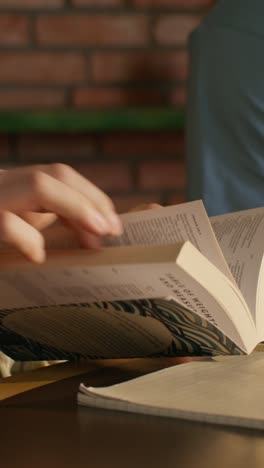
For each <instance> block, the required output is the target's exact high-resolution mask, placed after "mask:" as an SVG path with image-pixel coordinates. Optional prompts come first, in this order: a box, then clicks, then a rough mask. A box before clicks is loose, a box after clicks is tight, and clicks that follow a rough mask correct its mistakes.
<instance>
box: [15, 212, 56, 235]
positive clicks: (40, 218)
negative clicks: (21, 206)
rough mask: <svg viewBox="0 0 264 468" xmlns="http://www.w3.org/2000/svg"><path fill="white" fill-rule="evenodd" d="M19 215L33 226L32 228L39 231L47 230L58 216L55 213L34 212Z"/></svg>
mask: <svg viewBox="0 0 264 468" xmlns="http://www.w3.org/2000/svg"><path fill="white" fill-rule="evenodd" d="M17 214H18V216H19V217H20V218H22V219H24V221H26V222H27V223H28V224H31V226H33V227H34V228H36V229H38V230H39V231H42V230H43V229H46V228H47V227H48V226H50V225H52V224H53V223H54V222H55V221H56V219H57V216H56V215H55V214H53V213H34V212H32V211H23V212H22V213H17Z"/></svg>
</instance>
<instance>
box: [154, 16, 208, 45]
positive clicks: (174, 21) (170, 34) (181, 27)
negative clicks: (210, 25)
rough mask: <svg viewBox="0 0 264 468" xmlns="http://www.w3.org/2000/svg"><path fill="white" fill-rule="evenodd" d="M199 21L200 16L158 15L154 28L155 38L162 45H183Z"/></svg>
mask: <svg viewBox="0 0 264 468" xmlns="http://www.w3.org/2000/svg"><path fill="white" fill-rule="evenodd" d="M200 21H201V17H200V16H191V15H166V16H160V17H159V19H158V21H157V23H156V26H155V28H154V35H155V38H156V40H157V42H158V43H160V44H162V45H185V44H186V43H187V41H188V37H189V34H190V33H191V31H192V30H193V29H194V28H195V27H196V26H197V25H198V24H199V23H200Z"/></svg>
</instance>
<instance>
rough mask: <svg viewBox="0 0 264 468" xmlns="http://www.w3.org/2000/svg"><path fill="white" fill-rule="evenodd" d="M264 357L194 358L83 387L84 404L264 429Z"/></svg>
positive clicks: (81, 399)
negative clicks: (118, 380)
mask: <svg viewBox="0 0 264 468" xmlns="http://www.w3.org/2000/svg"><path fill="white" fill-rule="evenodd" d="M263 374H264V356H263V353H253V354H252V355H251V356H231V357H229V358H228V359H226V358H223V357H217V358H214V360H213V361H212V362H209V361H207V362H206V361H200V362H199V361H196V362H195V361H194V362H190V363H188V364H183V365H180V366H174V367H170V368H167V369H163V370H162V371H158V372H153V373H152V374H149V375H146V376H143V377H139V378H137V379H133V380H130V381H128V382H124V383H121V384H117V385H112V386H110V387H105V388H93V387H88V388H87V387H85V386H84V385H83V384H81V385H80V389H79V393H78V403H79V404H80V405H84V406H92V407H97V408H105V409H112V410H113V409H114V410H119V411H127V412H133V413H143V414H151V415H155V416H167V417H170V418H173V417H175V418H181V419H188V420H191V421H201V422H209V423H217V424H225V425H231V426H241V427H249V428H255V429H262V430H263V429H264V412H263V409H264V404H263V391H264V381H263Z"/></svg>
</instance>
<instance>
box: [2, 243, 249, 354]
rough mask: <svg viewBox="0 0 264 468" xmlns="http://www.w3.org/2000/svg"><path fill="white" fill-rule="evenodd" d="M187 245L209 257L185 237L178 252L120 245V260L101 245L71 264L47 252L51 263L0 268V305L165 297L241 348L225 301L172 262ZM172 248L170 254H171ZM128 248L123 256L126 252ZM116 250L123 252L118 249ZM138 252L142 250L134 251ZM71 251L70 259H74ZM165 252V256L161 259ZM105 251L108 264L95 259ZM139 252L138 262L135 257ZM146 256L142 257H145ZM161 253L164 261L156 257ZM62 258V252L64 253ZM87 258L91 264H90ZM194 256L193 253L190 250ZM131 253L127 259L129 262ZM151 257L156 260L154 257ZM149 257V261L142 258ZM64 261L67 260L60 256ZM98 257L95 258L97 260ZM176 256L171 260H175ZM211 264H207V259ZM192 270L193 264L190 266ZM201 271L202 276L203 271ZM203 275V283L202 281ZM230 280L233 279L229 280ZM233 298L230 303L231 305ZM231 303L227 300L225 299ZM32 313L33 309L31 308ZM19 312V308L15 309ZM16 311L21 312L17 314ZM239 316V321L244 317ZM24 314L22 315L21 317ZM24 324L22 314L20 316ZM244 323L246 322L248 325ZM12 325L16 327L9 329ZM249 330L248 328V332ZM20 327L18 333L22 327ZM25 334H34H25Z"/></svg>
mask: <svg viewBox="0 0 264 468" xmlns="http://www.w3.org/2000/svg"><path fill="white" fill-rule="evenodd" d="M187 244H188V245H189V246H190V247H191V249H192V252H193V251H195V252H197V256H198V257H197V259H195V262H196V263H197V264H198V266H197V268H196V269H198V270H199V261H200V262H207V263H209V262H208V261H207V260H206V259H205V257H204V256H202V255H201V254H200V252H199V251H198V250H197V249H195V247H193V246H192V245H191V244H190V243H189V242H188V243H185V244H183V246H182V248H181V249H180V252H179V247H177V244H176V245H175V246H169V245H164V246H161V247H160V246H155V247H146V248H144V247H133V248H130V247H128V248H126V247H121V248H119V249H118V252H116V257H117V258H118V256H119V257H120V262H121V260H122V262H123V263H122V262H121V263H117V264H116V263H115V261H116V260H117V258H115V255H114V251H116V250H117V249H115V248H113V249H110V248H109V249H105V251H104V252H101V253H98V254H91V253H90V254H89V253H86V255H84V253H83V252H82V251H80V255H81V257H80V260H79V261H80V263H78V262H77V264H76V265H74V264H71V265H68V266H67V263H65V264H64V265H62V264H61V263H60V262H59V261H58V260H56V257H52V260H51V261H52V266H51V265H50V263H49V261H47V263H46V264H44V265H42V266H30V265H28V268H27V269H25V266H24V267H23V265H21V266H20V268H19V267H18V265H17V264H16V271H15V272H14V271H13V270H12V269H10V270H7V271H3V269H2V272H1V273H0V287H1V291H2V296H1V307H2V309H9V310H10V309H20V310H21V309H30V308H34V309H35V308H37V307H39V306H42V307H48V306H52V305H58V306H61V305H71V304H77V303H79V304H87V303H95V302H101V301H107V302H109V301H128V300H140V299H156V298H167V297H170V298H172V299H173V300H175V302H177V303H178V304H180V305H182V306H183V307H185V308H187V309H189V310H191V311H192V312H194V313H196V314H197V315H198V316H201V317H202V318H205V319H206V320H208V321H209V322H211V323H212V324H213V325H214V326H216V327H217V328H219V329H220V330H221V331H222V332H223V333H224V334H225V335H226V336H227V337H228V338H230V339H231V340H232V341H233V342H234V343H235V344H236V345H237V346H238V347H240V348H241V349H243V350H245V342H244V340H243V339H242V338H241V335H240V334H239V331H238V330H237V329H236V327H235V326H234V324H233V321H232V316H231V315H229V314H228V312H227V309H226V307H223V305H222V302H223V301H220V302H219V301H217V300H215V299H214V297H213V296H212V295H211V294H210V293H209V292H208V290H207V289H206V287H203V286H201V285H200V282H199V281H201V276H202V274H199V278H198V280H197V281H195V280H193V278H192V276H191V274H192V272H190V273H189V274H187V273H185V272H184V271H183V268H182V267H179V266H178V265H177V261H178V258H177V253H178V254H179V255H178V256H179V258H180V255H181V252H182V250H183V249H184V248H185V246H186V245H187ZM171 249H173V251H175V252H174V254H173V257H172V258H171V260H170V261H169V257H170V256H171ZM125 251H127V257H126V256H125ZM156 251H157V253H159V255H160V261H159V262H158V263H157V258H158V256H157V255H156V257H155V252H156ZM121 252H123V253H122V255H121ZM139 252H141V256H140V254H139ZM76 255H77V254H76V253H75V257H74V258H75V259H76ZM166 255H167V256H168V255H169V257H168V258H167V261H166ZM105 256H106V257H107V256H108V257H109V259H110V260H111V261H110V263H108V264H105V265H103V264H101V265H96V260H95V259H96V258H97V259H98V258H101V260H102V259H103V258H105ZM140 257H141V263H140V261H139V258H140ZM144 257H145V263H144V261H143V260H144ZM162 257H164V260H165V261H164V262H162V260H161V258H162ZM63 258H65V257H63ZM89 258H91V262H92V265H91V264H90V265H89ZM191 258H193V254H191ZM129 259H130V262H129ZM155 259H156V263H155ZM147 260H148V261H147ZM65 261H66V260H65ZM98 262H99V260H98ZM175 262H176V263H175ZM210 265H211V264H210ZM212 267H213V268H214V269H215V272H216V274H217V273H218V275H219V276H217V278H218V280H219V281H220V280H221V285H222V286H221V289H222V287H223V288H224V287H228V286H227V284H225V283H226V282H227V279H226V277H225V276H224V275H223V274H222V273H220V272H219V271H218V270H217V269H216V267H214V266H213V265H212ZM191 270H192V268H191ZM207 276H208V275H207V273H206V277H207ZM206 277H204V283H206ZM232 284H233V283H232ZM232 297H233V299H234V300H235V301H236V304H237V306H236V310H237V311H238V314H239V313H243V316H244V315H245V311H244V309H243V306H242V307H241V304H240V302H239V301H237V300H236V294H234V293H233V291H232ZM233 304H234V303H233V302H232V308H234V307H235V306H234V305H233ZM229 305H230V304H229ZM36 313H37V312H36ZM18 315H19V314H18ZM22 315H23V314H22V313H21V317H22ZM246 319H247V316H245V319H244V321H242V320H240V321H239V323H240V322H241V324H240V327H242V326H243V324H244V323H246V324H247V323H248V322H247V321H246ZM27 322H28V319H26V318H24V323H25V325H26V323H27ZM21 323H22V324H23V319H22V322H20V325H21ZM248 328H249V326H248ZM13 331H16V330H15V329H13ZM250 332H252V330H251V328H249V331H248V335H249V336H251V335H250ZM19 333H22V331H21V328H20V329H19ZM29 338H34V336H33V335H32V336H30V337H29Z"/></svg>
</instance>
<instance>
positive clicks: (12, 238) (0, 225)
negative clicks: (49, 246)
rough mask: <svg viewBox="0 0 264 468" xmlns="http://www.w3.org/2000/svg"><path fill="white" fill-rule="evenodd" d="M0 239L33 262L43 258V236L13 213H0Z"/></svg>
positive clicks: (41, 260) (40, 261)
mask: <svg viewBox="0 0 264 468" xmlns="http://www.w3.org/2000/svg"><path fill="white" fill-rule="evenodd" d="M0 240H1V241H3V242H5V243H7V244H9V245H12V246H13V247H15V248H16V249H17V250H19V251H20V252H21V253H23V254H24V255H25V256H26V257H27V258H28V259H30V260H32V261H34V262H37V263H42V262H43V261H44V260H45V250H44V239H43V237H42V236H41V234H40V233H39V232H38V231H37V230H36V229H34V228H33V227H32V226H30V225H29V224H28V223H26V222H25V221H24V220H23V219H21V218H19V216H16V215H15V214H14V213H10V212H8V211H2V212H1V213H0Z"/></svg>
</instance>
